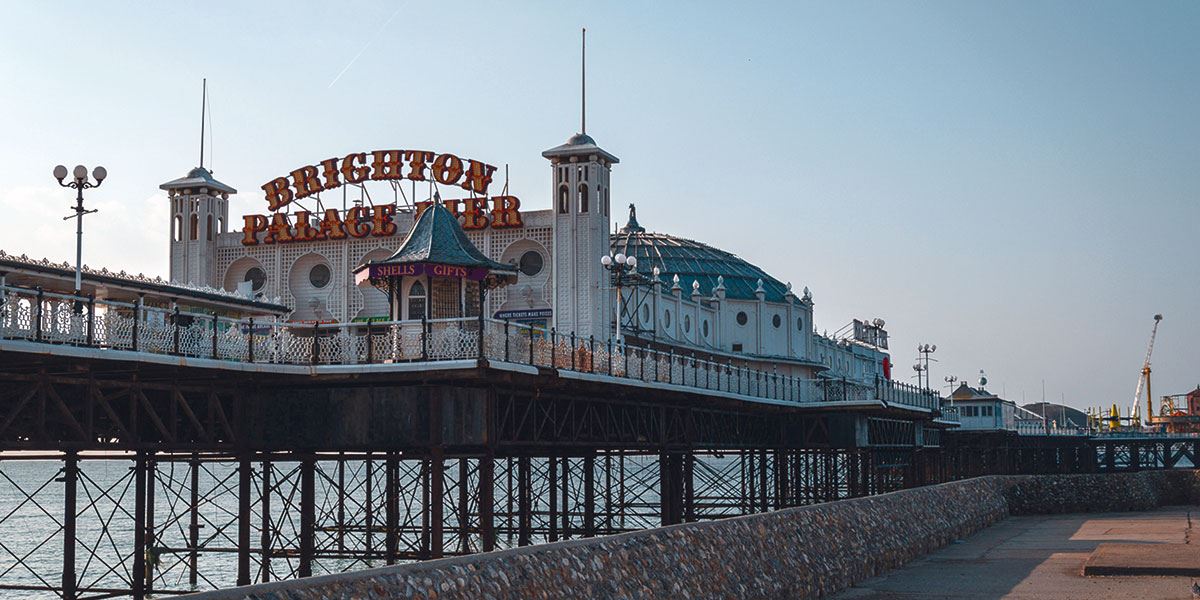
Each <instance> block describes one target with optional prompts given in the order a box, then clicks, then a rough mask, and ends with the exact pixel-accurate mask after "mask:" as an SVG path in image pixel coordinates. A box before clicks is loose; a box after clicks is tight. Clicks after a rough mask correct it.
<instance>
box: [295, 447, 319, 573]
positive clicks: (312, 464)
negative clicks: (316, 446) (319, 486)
mask: <svg viewBox="0 0 1200 600" xmlns="http://www.w3.org/2000/svg"><path fill="white" fill-rule="evenodd" d="M316 466H317V465H316V459H315V458H314V457H313V456H312V455H308V456H305V457H304V458H303V459H302V460H301V461H300V565H299V569H298V570H297V575H298V576H299V577H311V576H312V563H313V555H314V554H315V549H316V548H315V546H316V544H315V542H316V539H315V537H316V510H317V506H316V504H317V502H316V481H315V475H316Z"/></svg>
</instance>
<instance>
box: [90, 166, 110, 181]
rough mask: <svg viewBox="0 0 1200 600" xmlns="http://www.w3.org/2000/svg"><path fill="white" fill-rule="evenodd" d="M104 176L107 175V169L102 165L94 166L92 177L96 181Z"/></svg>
mask: <svg viewBox="0 0 1200 600" xmlns="http://www.w3.org/2000/svg"><path fill="white" fill-rule="evenodd" d="M105 177H108V169H105V168H104V167H96V168H95V169H92V178H94V179H95V180H96V183H100V182H101V181H104V178H105Z"/></svg>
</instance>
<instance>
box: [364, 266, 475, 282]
mask: <svg viewBox="0 0 1200 600" xmlns="http://www.w3.org/2000/svg"><path fill="white" fill-rule="evenodd" d="M412 275H429V276H430V277H453V278H455V279H470V280H472V281H483V279H484V278H486V277H487V275H488V270H487V269H483V268H475V267H459V266H455V265H443V264H439V263H405V264H399V265H386V264H384V265H369V266H368V267H367V268H366V269H364V270H362V271H359V272H358V276H357V277H356V278H355V279H356V281H355V284H360V283H362V282H364V281H367V280H368V279H386V278H389V277H408V276H412Z"/></svg>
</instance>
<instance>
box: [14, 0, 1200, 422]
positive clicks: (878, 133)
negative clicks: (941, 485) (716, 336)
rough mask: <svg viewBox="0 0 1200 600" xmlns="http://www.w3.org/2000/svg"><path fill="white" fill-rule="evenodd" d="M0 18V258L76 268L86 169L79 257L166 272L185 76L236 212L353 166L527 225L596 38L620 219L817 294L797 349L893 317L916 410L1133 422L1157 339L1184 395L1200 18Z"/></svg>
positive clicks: (950, 13)
mask: <svg viewBox="0 0 1200 600" xmlns="http://www.w3.org/2000/svg"><path fill="white" fill-rule="evenodd" d="M3 4H4V14H5V17H4V19H3V20H2V21H0V219H2V221H0V222H2V223H3V225H0V249H3V250H5V251H6V252H9V253H14V254H28V255H30V256H35V257H49V258H51V259H54V260H58V261H64V260H70V259H72V258H73V256H74V230H73V224H72V223H71V222H65V221H63V220H61V218H62V217H63V216H65V215H66V214H67V207H68V206H69V205H70V204H71V203H72V199H73V196H72V194H71V192H70V191H69V190H64V189H61V188H59V187H58V185H57V183H56V182H55V181H54V180H53V178H52V177H51V170H52V169H53V167H54V165H56V164H59V163H62V164H65V165H67V166H68V167H70V166H72V165H75V164H84V165H87V166H94V165H97V164H103V165H104V166H105V167H106V168H107V169H108V172H109V179H108V180H107V181H106V182H105V183H104V184H103V186H101V187H100V188H98V189H95V190H91V191H89V192H88V194H87V196H86V197H87V201H86V202H87V205H88V206H89V207H92V208H98V209H99V210H100V212H99V213H97V214H95V215H89V216H88V217H87V218H86V221H85V228H86V233H85V243H84V262H85V263H87V264H89V265H92V266H97V267H99V266H105V267H108V268H110V269H114V270H120V269H124V270H126V271H130V272H144V273H147V274H153V275H166V274H167V252H166V251H167V244H168V231H169V223H168V216H167V203H166V199H165V196H164V195H163V194H162V193H161V192H159V191H158V185H159V184H161V183H163V182H165V181H168V180H170V179H174V178H176V177H181V176H183V175H184V174H186V173H187V171H188V170H189V169H191V168H192V167H195V166H196V165H197V163H198V160H199V157H198V154H199V149H198V144H199V137H200V134H199V125H200V114H199V112H200V87H201V79H202V78H208V83H209V99H210V104H209V107H210V111H211V112H210V116H211V123H212V128H211V130H210V134H211V140H210V145H209V148H208V149H209V151H210V155H209V159H210V160H209V162H208V164H210V165H211V167H212V168H213V170H214V172H215V174H216V176H217V178H218V179H220V180H222V181H224V182H225V183H228V184H230V185H233V186H234V187H236V188H238V189H239V190H240V191H241V193H240V194H238V195H236V196H235V197H234V200H233V201H232V202H231V209H230V213H231V215H242V214H251V213H265V212H267V211H266V206H265V204H264V201H263V198H262V194H261V192H260V191H259V186H261V185H262V184H263V183H265V182H267V181H269V180H270V179H272V178H274V177H277V176H280V175H284V174H286V173H287V172H289V171H290V170H292V169H294V168H296V167H298V166H301V165H305V164H312V163H315V162H316V161H319V160H321V159H323V158H327V157H330V156H342V155H344V154H346V153H349V152H355V151H369V150H371V149H375V148H427V149H431V150H436V151H449V152H454V153H456V154H458V155H460V156H465V157H472V158H478V159H480V160H484V161H486V162H489V163H491V164H495V165H504V164H507V165H509V167H510V172H511V182H510V189H511V191H512V192H513V193H515V194H516V195H518V196H520V197H521V199H522V203H523V206H524V207H525V208H530V209H540V208H549V206H550V187H551V186H550V175H551V173H550V169H549V168H548V163H547V162H546V161H545V160H544V159H543V158H541V156H540V153H541V151H542V150H545V149H547V148H550V147H553V146H556V145H558V144H560V143H562V142H563V141H565V140H566V138H567V137H569V136H570V135H571V134H573V133H575V132H576V131H578V129H579V110H580V107H579V97H580V90H579V33H580V28H581V27H587V29H588V65H587V76H588V89H587V124H588V133H589V134H590V135H592V136H593V137H594V138H595V139H596V140H597V142H598V143H599V144H600V145H601V146H602V147H603V148H604V149H606V150H608V151H609V152H611V153H613V154H615V155H616V156H618V157H620V159H621V162H620V164H618V165H617V166H616V167H615V168H614V172H613V179H612V182H613V192H612V194H613V206H614V214H618V211H617V210H616V207H619V206H620V207H623V206H625V205H626V204H628V203H636V205H637V208H638V218H639V221H640V222H641V224H642V225H644V226H646V227H647V228H648V229H650V230H653V231H660V232H664V233H670V234H674V235H679V236H683V237H687V238H691V239H696V240H699V241H703V242H705V243H708V244H711V245H714V246H716V247H719V248H722V249H725V250H729V251H731V252H734V253H736V254H738V255H739V256H741V257H743V258H745V259H746V260H748V261H750V262H752V263H755V264H757V265H759V266H761V267H763V268H764V269H765V270H766V271H767V272H769V273H771V274H772V275H773V276H775V277H777V278H778V279H780V280H783V281H790V282H792V283H793V284H794V285H795V287H796V288H797V289H800V288H802V287H804V286H807V287H809V288H810V289H811V290H812V292H813V296H814V301H815V303H816V309H815V310H816V320H817V327H818V329H820V330H826V329H827V330H828V331H830V332H832V331H834V330H837V329H839V328H840V327H841V326H842V325H844V324H845V323H847V322H849V320H850V319H853V318H856V317H857V318H862V317H867V318H875V317H880V318H883V319H885V320H886V322H887V329H888V330H889V332H890V333H891V339H892V345H891V347H892V354H893V357H894V362H895V364H897V365H898V367H899V368H898V369H897V370H896V373H897V374H898V375H897V378H907V377H908V376H909V375H911V373H912V372H911V370H910V365H911V364H912V362H913V359H914V358H915V356H916V346H917V344H919V343H933V344H936V345H937V346H938V349H937V352H936V353H934V354H933V358H934V359H936V360H937V361H938V362H936V363H934V365H933V369H932V378H933V381H934V383H938V384H943V383H942V382H943V379H944V378H945V377H947V376H950V375H953V376H957V377H959V378H960V380H970V381H972V382H974V381H975V380H976V379H977V378H978V376H979V371H980V370H981V369H982V370H984V371H986V374H987V376H988V379H989V380H990V382H991V383H990V384H989V386H988V389H989V390H992V391H995V392H998V393H1002V394H1003V395H1005V396H1006V397H1008V398H1010V399H1013V400H1016V401H1018V402H1021V401H1022V400H1024V401H1027V402H1033V401H1037V400H1040V399H1041V398H1042V393H1043V392H1042V390H1043V385H1044V389H1045V397H1046V398H1047V399H1049V400H1053V401H1058V400H1060V399H1063V400H1065V402H1066V403H1067V404H1068V405H1071V406H1076V407H1081V408H1082V407H1089V406H1098V405H1104V406H1108V405H1111V404H1113V403H1118V404H1121V405H1122V406H1127V405H1128V404H1129V403H1130V401H1131V400H1132V397H1133V393H1134V389H1135V387H1136V383H1137V378H1138V375H1139V371H1140V369H1141V365H1142V360H1143V358H1144V355H1145V352H1146V344H1147V341H1148V338H1149V335H1150V328H1151V325H1152V324H1153V320H1152V317H1153V315H1154V314H1155V313H1162V314H1163V315H1164V320H1163V322H1162V325H1161V326H1160V331H1159V336H1158V343H1157V345H1156V347H1155V352H1154V360H1153V368H1154V375H1153V377H1154V380H1153V381H1154V391H1155V394H1156V395H1160V394H1166V393H1182V392H1186V391H1189V390H1191V389H1193V388H1194V387H1195V386H1196V385H1197V384H1200V364H1198V363H1200V361H1198V360H1197V356H1198V352H1197V350H1196V347H1195V346H1196V344H1195V342H1196V340H1200V314H1198V313H1200V252H1198V248H1200V168H1198V167H1200V108H1198V107H1200V35H1196V32H1197V31H1200V4H1197V3H1194V2H1168V1H1163V2H1153V3H1119V2H1031V1H1026V2H994V3H983V2H970V1H958V0H954V1H949V0H948V1H943V2H938V1H934V2H866V3H864V2H836V3H822V4H814V3H807V2H782V3H744V4H743V3H730V2H712V3H706V2H684V3H668V2H628V3H619V2H608V3H582V2H578V3H570V2H536V1H531V2H480V3H476V2H469V1H467V2H457V3H454V4H444V3H430V2H419V3H418V2H403V1H402V2H394V3H393V2H361V1H360V2H355V1H347V2H337V3H332V2H322V3H304V2H256V3H235V2H209V3H187V4H185V3H136V4H134V3H129V4H109V3H103V4H102V3H90V2H55V3H41V2H38V3H33V2H20V3H18V2H4V3H3ZM234 221H235V223H236V221H237V219H236V218H235V219H234ZM943 387H944V384H943Z"/></svg>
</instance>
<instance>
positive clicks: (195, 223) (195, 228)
mask: <svg viewBox="0 0 1200 600" xmlns="http://www.w3.org/2000/svg"><path fill="white" fill-rule="evenodd" d="M189 239H193V240H198V239H200V215H197V214H195V213H192V234H191V238H189Z"/></svg>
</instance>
